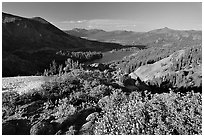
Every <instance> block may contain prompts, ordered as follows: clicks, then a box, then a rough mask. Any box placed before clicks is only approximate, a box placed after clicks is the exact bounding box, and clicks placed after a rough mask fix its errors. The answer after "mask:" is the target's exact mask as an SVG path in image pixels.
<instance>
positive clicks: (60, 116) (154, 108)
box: [2, 12, 202, 135]
mask: <svg viewBox="0 0 204 137" xmlns="http://www.w3.org/2000/svg"><path fill="white" fill-rule="evenodd" d="M78 23H79V22H78ZM2 76H3V77H2V134H3V135H201V134H202V31H197V30H174V29H170V28H167V27H164V28H161V29H155V30H152V31H148V32H135V31H125V30H117V31H105V30H101V29H90V30H88V29H79V28H74V29H72V30H66V31H62V30H61V29H59V28H57V27H56V26H54V25H53V24H51V23H50V22H49V21H48V20H45V19H43V18H41V17H32V18H25V17H20V16H16V15H12V14H8V13H4V12H3V13H2Z"/></svg>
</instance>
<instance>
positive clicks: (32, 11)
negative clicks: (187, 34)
mask: <svg viewBox="0 0 204 137" xmlns="http://www.w3.org/2000/svg"><path fill="white" fill-rule="evenodd" d="M2 10H3V12H7V13H11V14H15V15H19V16H23V17H29V18H30V17H34V16H40V17H42V18H44V19H46V20H47V21H49V22H51V23H53V24H54V25H55V26H57V27H59V28H60V29H63V30H69V29H72V28H76V27H77V28H87V29H94V28H97V29H104V30H108V31H110V30H133V31H149V30H152V29H156V28H162V27H169V28H172V29H180V30H183V29H185V30H189V29H195V30H201V29H202V3H201V2H200V3H192V2H191V3H190V2H188V3H178V2H175V3H167V2H164V3H158V2H154V3H150V2H146V3H139V2H134V3H130V2H129V3H124V2H118V3H110V2H106V3H105V2H102V3H99V2H96V3H93V2H86V3H81V2H80V3H79V2H77V3H70V2H67V3H62V2H59V3H41V2H38V3H34V2H32V3H31V2H28V3H23V2H19V3H14V2H13V3H11V2H9V3H5V2H4V3H3V4H2Z"/></svg>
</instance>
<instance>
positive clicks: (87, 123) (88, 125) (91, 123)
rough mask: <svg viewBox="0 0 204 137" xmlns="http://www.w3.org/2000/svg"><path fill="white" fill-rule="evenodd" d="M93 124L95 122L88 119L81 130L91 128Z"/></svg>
mask: <svg viewBox="0 0 204 137" xmlns="http://www.w3.org/2000/svg"><path fill="white" fill-rule="evenodd" d="M93 124H94V123H93V122H92V121H88V122H86V123H85V124H83V125H82V127H81V129H80V130H81V131H86V130H88V129H90V128H91V127H92V125H93Z"/></svg>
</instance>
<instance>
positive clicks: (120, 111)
mask: <svg viewBox="0 0 204 137" xmlns="http://www.w3.org/2000/svg"><path fill="white" fill-rule="evenodd" d="M118 100H120V101H118ZM201 102H202V99H201V94H199V93H196V94H195V93H193V92H191V93H188V94H186V95H184V96H181V95H179V94H175V93H163V94H160V95H158V94H156V95H154V96H153V98H152V99H151V100H148V99H147V98H145V99H144V100H142V98H141V94H140V93H137V92H134V93H132V94H131V95H130V96H129V97H125V96H124V95H122V94H115V95H113V96H111V97H110V98H109V100H108V101H107V103H106V104H105V106H104V107H103V113H102V114H103V115H102V116H101V117H100V118H99V119H98V121H97V123H96V127H95V130H94V133H95V134H99V135H104V134H109V135H131V134H132V135H141V134H142V135H145V134H146V135H173V134H181V135H192V134H199V135H200V134H202V105H201Z"/></svg>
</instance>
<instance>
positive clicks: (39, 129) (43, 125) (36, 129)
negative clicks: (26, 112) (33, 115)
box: [30, 121, 55, 135]
mask: <svg viewBox="0 0 204 137" xmlns="http://www.w3.org/2000/svg"><path fill="white" fill-rule="evenodd" d="M30 134H31V135H53V134H55V129H54V128H53V126H52V124H50V123H49V122H47V121H40V122H38V123H37V124H35V125H33V126H32V127H31V129H30Z"/></svg>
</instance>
